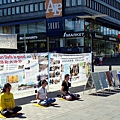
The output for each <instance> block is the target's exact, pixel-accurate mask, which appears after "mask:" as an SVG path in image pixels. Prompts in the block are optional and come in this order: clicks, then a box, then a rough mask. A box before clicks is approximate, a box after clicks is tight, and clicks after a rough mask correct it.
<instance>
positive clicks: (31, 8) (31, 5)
mask: <svg viewBox="0 0 120 120" xmlns="http://www.w3.org/2000/svg"><path fill="white" fill-rule="evenodd" d="M33 10H34V9H33V4H30V12H33Z"/></svg>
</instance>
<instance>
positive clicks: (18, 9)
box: [16, 6, 20, 14]
mask: <svg viewBox="0 0 120 120" xmlns="http://www.w3.org/2000/svg"><path fill="white" fill-rule="evenodd" d="M19 13H20V8H19V6H17V7H16V14H19Z"/></svg>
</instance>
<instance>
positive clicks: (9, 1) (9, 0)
mask: <svg viewBox="0 0 120 120" xmlns="http://www.w3.org/2000/svg"><path fill="white" fill-rule="evenodd" d="M1 1H2V0H1ZM8 3H11V0H8Z"/></svg>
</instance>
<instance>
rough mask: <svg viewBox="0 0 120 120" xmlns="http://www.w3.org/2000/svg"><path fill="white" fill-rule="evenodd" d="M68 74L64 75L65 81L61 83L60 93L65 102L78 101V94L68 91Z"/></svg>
mask: <svg viewBox="0 0 120 120" xmlns="http://www.w3.org/2000/svg"><path fill="white" fill-rule="evenodd" d="M69 79H70V78H69V74H66V75H65V80H64V81H63V82H62V88H61V93H62V96H63V98H65V99H66V100H74V99H79V97H80V95H79V94H74V93H71V92H70V91H69V87H70V86H71V84H70V83H69Z"/></svg>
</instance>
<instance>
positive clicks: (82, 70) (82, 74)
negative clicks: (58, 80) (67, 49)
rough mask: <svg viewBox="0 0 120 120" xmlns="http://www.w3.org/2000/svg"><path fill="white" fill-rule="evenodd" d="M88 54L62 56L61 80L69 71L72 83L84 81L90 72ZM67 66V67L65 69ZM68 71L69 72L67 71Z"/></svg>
mask: <svg viewBox="0 0 120 120" xmlns="http://www.w3.org/2000/svg"><path fill="white" fill-rule="evenodd" d="M90 56H91V55H90V54H88V53H83V54H62V66H63V67H64V68H63V74H62V75H63V77H62V78H63V79H64V75H65V74H66V71H69V72H68V74H70V77H71V78H72V81H78V80H81V81H82V80H86V78H88V75H89V73H90V71H91V61H90ZM66 66H67V67H66ZM68 69H69V70H68Z"/></svg>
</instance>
